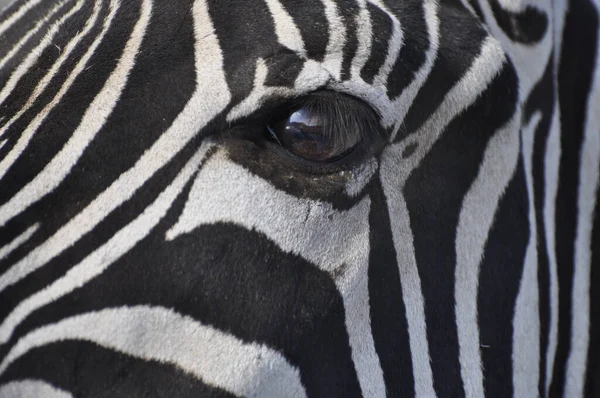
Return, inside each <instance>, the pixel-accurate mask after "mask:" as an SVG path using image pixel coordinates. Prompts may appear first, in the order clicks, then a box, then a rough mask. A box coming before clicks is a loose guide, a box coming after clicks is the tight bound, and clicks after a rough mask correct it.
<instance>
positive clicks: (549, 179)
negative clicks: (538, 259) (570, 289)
mask: <svg viewBox="0 0 600 398" xmlns="http://www.w3.org/2000/svg"><path fill="white" fill-rule="evenodd" d="M555 95H558V93H555ZM560 128H561V127H560V107H559V105H558V101H556V102H555V105H554V114H553V116H552V125H551V126H550V134H549V136H548V141H547V142H546V149H545V158H544V164H545V167H544V181H545V197H544V210H543V212H544V213H543V216H544V229H545V232H546V250H547V253H548V274H549V282H550V286H549V287H548V289H549V293H550V297H549V299H550V317H549V319H548V322H549V330H548V349H547V351H546V369H545V371H546V386H545V387H546V390H545V391H546V396H547V392H548V391H549V390H550V383H551V382H552V373H553V371H554V356H555V355H556V347H557V345H558V268H557V267H558V266H557V261H556V231H555V228H554V224H555V222H556V219H555V214H556V208H555V205H556V195H557V193H558V166H559V161H560V149H561V148H560ZM541 370H542V371H543V370H544V369H541Z"/></svg>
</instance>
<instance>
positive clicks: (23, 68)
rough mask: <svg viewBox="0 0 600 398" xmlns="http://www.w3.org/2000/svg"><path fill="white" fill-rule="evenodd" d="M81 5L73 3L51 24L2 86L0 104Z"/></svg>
mask: <svg viewBox="0 0 600 398" xmlns="http://www.w3.org/2000/svg"><path fill="white" fill-rule="evenodd" d="M83 3H84V1H83V0H79V1H78V2H77V3H75V6H74V7H73V8H71V9H70V10H69V12H67V13H66V14H65V15H63V16H62V17H61V18H60V19H59V20H58V21H56V22H55V23H54V24H52V27H51V28H50V30H48V33H46V35H45V36H44V38H43V39H42V40H41V41H40V44H38V45H37V46H36V47H35V48H34V49H33V50H31V52H30V53H29V55H28V56H27V58H25V60H24V61H23V62H21V64H20V65H19V66H18V67H17V69H16V70H15V71H14V72H13V73H12V75H11V76H10V78H9V79H8V81H7V82H6V85H4V87H2V90H0V104H3V103H4V101H5V100H6V98H7V97H8V96H9V95H10V94H11V93H12V91H13V90H14V88H15V87H16V86H17V83H19V81H20V80H21V78H22V77H23V76H24V75H25V74H26V73H27V72H28V71H29V69H31V67H32V66H34V65H35V63H36V62H37V60H38V59H39V57H40V56H41V55H42V53H43V52H44V50H45V49H46V48H47V47H49V46H51V45H52V42H53V40H54V36H56V34H57V33H58V31H59V29H60V28H61V26H62V25H63V24H64V23H65V22H66V21H67V20H68V19H69V18H71V17H72V16H73V15H74V14H75V13H77V12H79V10H81V6H83Z"/></svg>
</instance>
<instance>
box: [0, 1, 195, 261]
mask: <svg viewBox="0 0 600 398" xmlns="http://www.w3.org/2000/svg"><path fill="white" fill-rule="evenodd" d="M128 4H132V6H133V7H135V3H128ZM179 4H180V5H181V6H182V7H185V9H186V10H191V7H192V2H191V1H189V2H187V3H185V2H183V1H180V2H179ZM122 7H126V5H125V4H123V5H122ZM134 17H135V14H134V13H132V12H131V11H129V12H125V13H124V14H121V13H119V14H117V16H116V18H117V20H116V21H115V23H117V24H120V25H122V27H123V29H125V28H127V29H131V25H132V23H131V22H133V21H136V18H134ZM119 18H124V19H119ZM127 21H129V22H127ZM111 31H112V29H111ZM111 31H109V36H108V37H107V38H106V40H105V42H103V44H102V45H100V47H99V48H98V50H97V52H96V54H97V55H95V56H94V57H92V59H91V60H90V65H91V66H92V67H91V68H90V69H89V71H87V72H84V73H83V74H82V75H81V76H80V79H77V80H76V81H75V84H74V86H73V88H72V90H73V95H70V93H69V94H67V95H66V96H65V98H64V101H63V102H62V103H61V104H59V106H58V109H57V112H55V113H52V114H51V116H50V117H51V119H50V120H49V121H48V123H46V124H45V126H46V127H45V128H44V129H43V130H42V131H40V133H41V134H40V135H36V138H34V141H33V142H32V145H33V148H37V152H35V153H37V154H38V156H39V157H40V158H41V159H39V160H37V159H35V158H34V159H27V158H24V159H22V162H26V161H28V162H34V163H28V165H29V167H31V168H33V169H34V171H35V170H39V169H40V168H41V167H43V166H45V163H43V160H46V162H47V161H48V160H49V158H50V156H52V155H54V154H55V153H56V152H57V151H58V150H59V149H60V146H59V147H58V148H56V143H55V142H54V141H55V140H56V141H58V140H59V137H62V139H61V140H60V141H61V142H63V141H64V140H66V139H68V138H69V134H71V132H72V131H73V130H74V129H75V128H76V126H77V124H78V123H79V121H80V117H81V114H82V113H83V111H84V110H85V108H84V107H86V106H88V104H89V103H90V102H91V101H92V99H93V96H94V95H95V93H96V92H97V91H98V90H100V89H101V87H102V85H103V84H104V82H105V80H106V78H107V77H108V73H109V72H110V71H111V70H112V69H113V68H114V63H115V62H116V61H115V59H116V58H118V56H115V54H120V53H113V50H111V49H115V50H116V47H118V45H119V43H121V45H124V41H126V38H127V37H128V36H127V35H128V34H129V31H123V30H117V31H115V33H114V34H116V35H117V36H112V35H111ZM121 37H123V39H122V38H121ZM193 46H194V39H193V21H192V16H191V13H190V12H178V13H153V14H152V18H151V20H150V24H149V26H148V29H147V32H146V36H145V37H144V41H143V42H142V47H141V51H140V53H139V54H138V56H137V58H136V64H135V66H134V67H133V69H132V70H131V72H130V75H129V79H128V82H127V85H126V86H125V87H124V90H123V93H122V95H121V98H120V99H119V102H118V104H117V106H116V107H115V109H114V110H113V113H112V114H111V115H110V117H109V118H108V119H107V121H106V123H105V125H104V126H103V127H102V129H101V130H100V131H99V132H98V134H97V136H96V137H95V139H94V140H93V141H92V142H91V144H90V146H89V148H88V149H87V151H86V152H85V153H84V154H83V156H82V158H81V159H80V161H79V162H78V164H77V165H76V166H75V167H74V168H73V169H72V170H71V173H70V174H69V175H68V176H67V177H66V179H65V181H64V182H63V184H62V185H61V189H57V190H55V191H54V192H52V193H51V194H50V195H48V196H47V197H46V198H44V199H43V200H42V201H40V202H38V203H37V204H35V205H33V206H32V207H30V208H29V209H28V210H26V211H25V212H24V213H23V214H22V215H20V216H18V217H16V218H15V219H14V220H12V221H10V222H9V223H7V225H6V226H5V227H4V228H0V245H1V244H2V242H3V240H4V239H6V240H9V239H10V238H11V236H12V237H14V236H16V231H21V230H24V229H26V228H27V227H28V226H30V225H31V224H32V223H33V222H36V221H37V220H39V219H43V220H44V222H43V224H42V226H41V230H40V233H39V234H38V236H37V237H34V238H33V239H32V241H31V245H37V244H40V243H41V242H43V241H44V240H45V239H47V238H48V237H49V236H50V235H51V234H53V233H54V232H55V231H56V230H57V229H58V228H59V227H60V226H61V225H63V224H64V223H65V222H66V221H67V220H69V219H70V218H71V217H73V216H75V215H76V214H78V213H79V212H80V211H82V210H83V209H84V208H85V207H86V206H87V205H89V203H90V202H91V201H93V200H94V199H96V197H97V196H98V195H99V194H100V193H101V192H102V191H104V190H105V189H106V188H107V187H108V186H110V184H111V183H112V182H113V181H114V180H115V179H117V178H118V177H119V176H120V175H121V173H123V172H124V171H126V170H128V169H129V168H131V167H132V166H133V165H134V164H135V162H137V161H138V159H139V158H140V156H141V155H142V154H143V153H144V152H145V151H146V150H147V149H148V148H150V146H151V145H152V144H154V143H155V142H156V140H157V139H158V138H159V137H160V136H161V135H162V134H163V133H164V131H166V130H167V129H168V127H169V126H170V125H171V124H172V123H173V120H174V119H175V118H176V117H177V116H178V115H179V113H180V112H181V110H182V109H183V108H184V106H185V104H186V103H187V101H188V100H189V98H190V97H191V95H192V93H193V91H194V88H195V69H194V48H193ZM108 47H110V48H108ZM103 54H104V55H103ZM109 61H110V62H109ZM88 92H89V93H88ZM46 151H47V153H46ZM41 154H45V156H41ZM16 170H19V173H16ZM30 173H32V172H31V171H29V170H28V169H23V168H22V167H18V166H17V165H15V172H14V174H13V175H12V177H9V174H7V176H6V177H5V178H12V183H11V185H8V181H9V180H6V181H7V185H6V186H7V187H13V186H14V185H16V186H14V188H13V189H8V188H7V189H1V190H0V191H2V192H1V193H0V197H2V199H3V201H4V200H7V199H9V198H10V197H11V196H12V195H13V194H14V193H16V189H18V188H19V187H21V186H22V185H23V184H24V183H25V182H26V181H27V180H29V179H31V178H33V175H30ZM165 181H166V180H165ZM2 185H3V187H4V180H3V182H2ZM155 193H156V191H151V194H150V195H149V197H150V198H152V197H154V194H155ZM142 202H143V201H142ZM132 213H133V212H132ZM128 218H129V216H128V217H127V218H125V220H127V219H128ZM114 221H115V222H116V226H120V225H121V224H122V222H123V221H121V220H120V219H118V220H114ZM4 231H8V233H7V232H4ZM13 231H14V232H13ZM33 247H35V246H33ZM15 255H17V253H15ZM21 256H22V253H21ZM11 261H16V258H15V257H12V259H6V260H5V262H8V263H10V262H11ZM0 269H2V266H1V265H0Z"/></svg>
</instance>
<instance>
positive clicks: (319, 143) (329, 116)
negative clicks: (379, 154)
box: [267, 92, 380, 163]
mask: <svg viewBox="0 0 600 398" xmlns="http://www.w3.org/2000/svg"><path fill="white" fill-rule="evenodd" d="M267 129H268V132H269V134H270V136H271V137H272V139H274V140H275V141H277V142H278V143H279V144H280V145H281V146H282V147H284V148H285V149H287V150H288V151H289V152H291V153H292V154H294V155H296V156H299V157H301V158H303V159H305V160H308V161H311V162H316V163H332V162H336V161H339V160H342V159H343V158H345V157H347V156H348V155H350V153H353V152H355V151H356V150H358V149H362V150H363V151H366V152H370V149H372V148H370V147H371V145H372V143H373V142H374V141H376V139H377V138H378V137H379V135H380V131H379V129H380V127H379V123H378V118H377V115H376V114H375V112H373V110H372V109H371V108H370V107H369V106H368V105H366V104H365V103H363V102H362V101H360V100H358V99H355V98H353V97H350V96H347V95H343V94H339V93H333V92H319V93H315V94H313V95H311V96H309V97H306V98H303V99H302V100H300V101H297V102H296V103H294V105H293V106H290V107H289V108H288V110H287V112H286V113H284V117H282V118H279V119H277V120H274V121H273V122H272V123H269V124H268V125H267Z"/></svg>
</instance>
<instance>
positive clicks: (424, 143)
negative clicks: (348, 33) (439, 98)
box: [381, 37, 505, 398]
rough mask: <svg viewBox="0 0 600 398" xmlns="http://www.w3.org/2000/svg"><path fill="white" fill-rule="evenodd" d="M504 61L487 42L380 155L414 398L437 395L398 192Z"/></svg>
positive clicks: (418, 285) (494, 43) (403, 205)
mask: <svg viewBox="0 0 600 398" xmlns="http://www.w3.org/2000/svg"><path fill="white" fill-rule="evenodd" d="M504 60H505V58H504V53H503V51H502V49H501V48H500V46H499V44H498V42H497V41H495V40H494V39H493V38H491V37H488V38H487V39H486V41H485V42H484V43H483V45H482V48H481V53H480V54H479V56H478V57H477V58H476V59H475V61H474V62H473V64H472V65H471V68H470V69H469V70H468V71H467V72H466V73H465V75H464V76H463V78H462V79H461V80H460V81H459V82H458V83H457V84H456V85H455V86H454V87H453V88H452V89H451V90H450V92H449V93H448V94H447V95H446V97H445V98H444V101H443V102H442V104H441V105H440V106H439V108H438V109H437V110H436V111H435V112H434V114H433V115H432V116H431V117H430V118H429V119H428V120H427V122H425V123H424V124H423V126H422V127H421V128H420V129H419V130H418V131H416V132H414V133H412V134H411V135H410V136H408V137H407V138H405V139H404V140H403V141H402V142H400V143H398V144H394V145H389V146H388V147H387V148H386V150H385V151H384V153H383V155H382V161H381V182H382V186H383V189H384V193H385V197H386V202H387V205H388V210H389V213H390V224H391V226H392V236H393V239H394V246H395V249H396V256H397V263H398V267H399V270H400V282H401V284H402V294H403V297H402V298H403V300H404V307H405V308H406V320H407V323H408V332H409V344H410V351H411V357H412V363H413V372H414V378H415V395H416V396H417V397H422V398H429V397H435V396H436V393H435V390H434V388H433V375H432V371H431V364H430V362H429V361H430V358H429V348H428V347H429V345H428V342H427V333H426V324H425V309H424V306H425V305H424V299H423V293H422V291H421V281H420V278H419V270H418V268H417V264H416V259H415V254H414V246H413V234H412V230H411V228H410V223H409V214H408V209H407V208H406V202H405V199H404V197H403V195H402V187H403V186H404V184H405V183H406V180H407V179H408V177H409V176H410V174H411V173H412V171H413V170H414V169H415V168H416V167H418V165H419V164H420V162H421V160H422V159H423V158H424V157H425V156H426V155H427V153H428V152H429V150H430V149H431V147H432V146H433V145H434V144H435V142H436V141H437V140H438V139H439V137H440V135H441V134H442V132H443V131H444V129H445V128H446V126H447V125H448V123H450V121H451V120H452V119H453V118H454V117H456V115H458V114H459V113H460V112H462V111H463V110H464V109H466V108H467V107H468V106H469V105H471V104H472V103H473V102H474V101H475V100H476V99H477V97H478V96H479V95H480V94H481V92H482V91H483V90H485V88H486V87H487V85H488V84H489V83H490V82H491V81H492V79H493V78H494V77H495V76H496V74H497V73H498V71H499V70H500V68H501V67H502V64H503V63H504ZM412 144H417V149H416V150H415V151H414V152H413V154H412V155H411V156H410V157H408V158H404V157H403V156H402V153H403V152H404V149H405V148H406V147H407V146H409V145H412Z"/></svg>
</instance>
